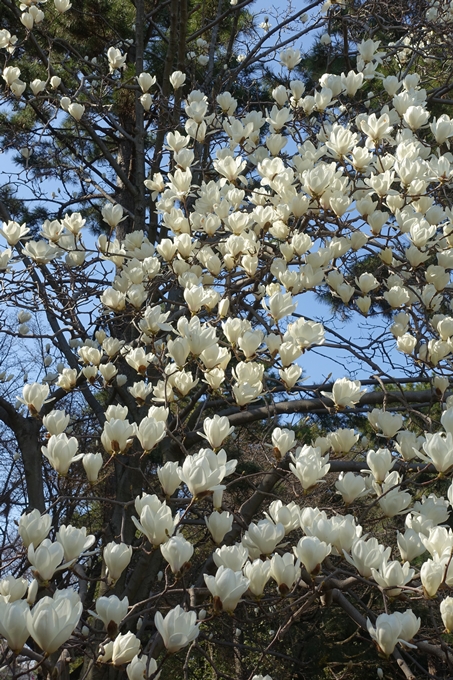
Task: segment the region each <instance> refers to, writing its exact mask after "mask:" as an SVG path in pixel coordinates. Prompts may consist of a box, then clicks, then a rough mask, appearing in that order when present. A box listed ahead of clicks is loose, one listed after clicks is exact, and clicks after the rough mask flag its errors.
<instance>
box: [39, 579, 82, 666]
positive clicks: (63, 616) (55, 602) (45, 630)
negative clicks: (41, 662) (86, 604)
mask: <svg viewBox="0 0 453 680" xmlns="http://www.w3.org/2000/svg"><path fill="white" fill-rule="evenodd" d="M82 609H83V607H82V603H81V602H80V599H79V597H78V595H77V594H76V593H75V592H74V591H72V590H70V589H68V590H60V591H57V592H56V593H55V595H54V596H53V598H51V597H47V596H45V597H43V598H41V600H39V602H38V603H37V604H36V605H35V607H34V608H33V609H32V610H31V611H28V612H27V616H26V622H27V628H28V632H29V634H30V635H31V637H32V638H33V640H34V641H35V642H36V644H37V645H38V646H39V647H40V648H41V649H42V650H43V652H45V653H46V654H52V653H53V652H55V651H56V650H57V649H58V648H59V647H60V646H61V645H62V644H63V643H65V642H66V640H68V639H69V638H70V636H71V635H72V632H73V630H74V628H75V627H76V626H77V624H78V622H79V619H80V616H81V614H82Z"/></svg>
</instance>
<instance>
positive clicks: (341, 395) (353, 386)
mask: <svg viewBox="0 0 453 680" xmlns="http://www.w3.org/2000/svg"><path fill="white" fill-rule="evenodd" d="M360 388H361V384H360V381H359V380H348V379H347V378H340V379H339V380H336V381H335V382H334V385H333V388H332V392H321V394H323V395H324V396H325V397H328V398H329V399H332V401H333V402H334V404H335V406H336V407H337V408H344V407H346V406H348V407H353V406H354V404H357V402H358V401H360V398H361V397H362V396H363V395H364V394H365V392H366V390H361V389H360Z"/></svg>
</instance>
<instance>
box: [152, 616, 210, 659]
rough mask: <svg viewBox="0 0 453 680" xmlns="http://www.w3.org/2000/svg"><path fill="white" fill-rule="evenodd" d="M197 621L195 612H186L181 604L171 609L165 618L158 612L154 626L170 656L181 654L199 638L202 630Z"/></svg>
mask: <svg viewBox="0 0 453 680" xmlns="http://www.w3.org/2000/svg"><path fill="white" fill-rule="evenodd" d="M196 621H197V615H196V614H195V612H194V611H190V612H185V611H184V610H183V609H182V607H180V605H179V604H178V605H177V606H176V607H175V608H174V609H170V611H169V612H168V614H167V615H166V617H165V618H163V616H162V614H161V613H160V612H156V614H155V616H154V625H155V626H156V628H157V630H158V631H159V633H160V634H161V636H162V640H163V642H164V645H165V647H166V648H167V650H168V652H170V654H171V653H174V652H179V650H180V649H183V648H184V647H187V645H189V644H190V643H191V642H193V640H195V639H196V638H197V637H198V635H199V633H200V630H199V627H198V625H197V624H196Z"/></svg>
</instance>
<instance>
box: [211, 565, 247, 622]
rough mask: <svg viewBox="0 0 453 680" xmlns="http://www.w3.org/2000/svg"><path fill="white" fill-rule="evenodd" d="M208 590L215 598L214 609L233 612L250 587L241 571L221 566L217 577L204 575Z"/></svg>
mask: <svg viewBox="0 0 453 680" xmlns="http://www.w3.org/2000/svg"><path fill="white" fill-rule="evenodd" d="M204 580H205V583H206V586H207V588H208V590H209V591H210V593H211V595H212V596H213V598H214V608H215V609H217V610H223V611H227V612H233V611H234V610H235V609H236V607H237V605H238V602H239V600H240V599H241V597H242V595H243V594H244V593H245V591H246V590H247V588H248V586H249V580H248V579H247V578H245V576H243V575H242V572H240V571H236V572H235V571H233V570H232V569H228V568H227V567H224V566H220V567H219V568H218V569H217V572H216V575H215V576H208V575H207V574H205V575H204Z"/></svg>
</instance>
